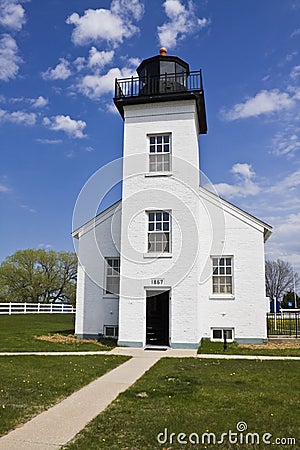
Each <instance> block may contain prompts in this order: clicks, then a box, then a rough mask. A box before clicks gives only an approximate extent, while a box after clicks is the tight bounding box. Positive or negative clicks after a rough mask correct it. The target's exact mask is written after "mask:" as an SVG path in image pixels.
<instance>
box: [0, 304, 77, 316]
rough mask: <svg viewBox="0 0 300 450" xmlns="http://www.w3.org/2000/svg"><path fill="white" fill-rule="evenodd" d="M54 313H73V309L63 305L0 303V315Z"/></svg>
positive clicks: (70, 306)
mask: <svg viewBox="0 0 300 450" xmlns="http://www.w3.org/2000/svg"><path fill="white" fill-rule="evenodd" d="M55 313H61V314H65V313H75V308H74V307H73V306H72V305H67V304H64V303H0V314H9V315H11V314H55Z"/></svg>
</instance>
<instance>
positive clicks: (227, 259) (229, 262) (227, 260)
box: [226, 258, 231, 266]
mask: <svg viewBox="0 0 300 450" xmlns="http://www.w3.org/2000/svg"><path fill="white" fill-rule="evenodd" d="M226 266H231V258H226Z"/></svg>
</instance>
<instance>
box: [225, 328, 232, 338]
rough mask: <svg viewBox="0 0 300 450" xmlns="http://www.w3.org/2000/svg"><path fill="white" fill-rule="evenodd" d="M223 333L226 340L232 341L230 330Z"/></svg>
mask: <svg viewBox="0 0 300 450" xmlns="http://www.w3.org/2000/svg"><path fill="white" fill-rule="evenodd" d="M224 331H226V338H227V339H232V330H224Z"/></svg>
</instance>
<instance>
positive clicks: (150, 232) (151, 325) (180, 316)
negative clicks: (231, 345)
mask: <svg viewBox="0 0 300 450" xmlns="http://www.w3.org/2000/svg"><path fill="white" fill-rule="evenodd" d="M137 73H138V75H139V78H138V79H127V80H117V82H116V83H117V84H116V86H117V89H116V97H115V104H116V106H117V108H118V110H119V111H120V113H121V115H122V117H123V118H124V165H123V194H122V225H121V255H120V266H121V277H120V279H121V282H120V303H119V344H121V345H135V346H137V345H138V346H144V345H145V344H147V345H149V344H156V345H172V346H173V347H175V346H185V347H186V346H197V345H198V342H199V321H198V297H199V295H198V281H199V280H198V279H199V274H198V268H199V264H198V243H199V242H198V241H199V240H198V230H197V222H198V217H199V212H200V211H199V198H198V189H199V155H198V134H199V133H206V131H207V128H206V116H205V107H204V94H203V87H202V79H201V72H200V71H199V72H193V73H191V72H190V70H189V66H188V64H187V63H186V62H184V61H183V60H181V59H180V58H178V57H176V56H167V54H166V49H164V48H162V49H161V50H160V55H158V56H154V57H152V58H149V59H146V60H144V61H143V62H142V63H141V65H140V66H139V67H138V69H137Z"/></svg>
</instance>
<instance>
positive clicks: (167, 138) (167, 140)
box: [164, 136, 170, 144]
mask: <svg viewBox="0 0 300 450" xmlns="http://www.w3.org/2000/svg"><path fill="white" fill-rule="evenodd" d="M169 142H170V136H164V143H165V144H166V143H169Z"/></svg>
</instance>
